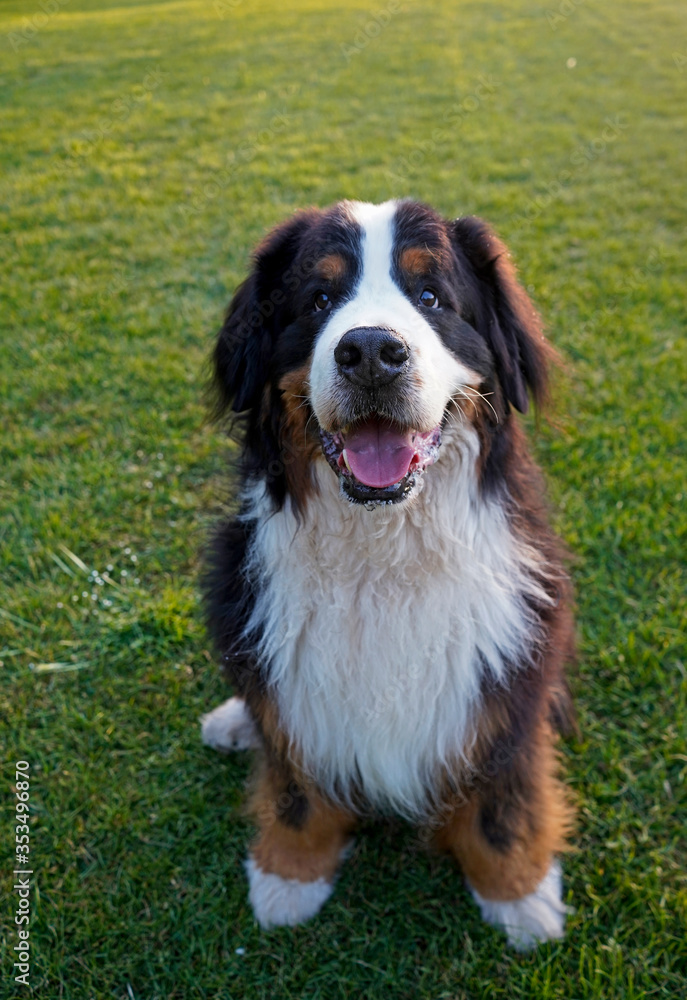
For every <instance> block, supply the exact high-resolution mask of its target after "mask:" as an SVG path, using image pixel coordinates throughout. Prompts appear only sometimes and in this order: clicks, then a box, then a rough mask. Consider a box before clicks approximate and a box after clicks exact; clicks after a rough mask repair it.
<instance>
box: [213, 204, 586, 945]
mask: <svg viewBox="0 0 687 1000" xmlns="http://www.w3.org/2000/svg"><path fill="white" fill-rule="evenodd" d="M552 356H553V351H552V349H551V347H550V346H549V345H548V343H547V341H546V340H545V338H544V336H543V333H542V330H541V324H540V321H539V319H538V317H537V314H536V312H535V310H534V308H533V306H532V304H531V302H530V301H529V299H528V297H527V295H526V294H525V292H524V290H523V289H522V287H521V286H520V285H519V284H518V283H517V280H516V275H515V270H514V267H513V265H512V263H511V262H510V260H509V255H508V252H507V250H506V248H505V246H504V245H503V243H501V242H500V240H499V239H498V238H497V237H496V236H495V235H494V233H493V232H492V231H491V230H490V229H489V227H488V226H487V225H486V224H485V223H484V222H482V221H481V220H479V219H476V218H474V217H466V218H460V219H458V220H456V221H447V220H445V219H443V218H441V217H440V216H439V215H438V214H437V213H436V212H435V211H433V210H432V209H431V208H429V207H427V206H425V205H421V204H418V203H416V202H412V201H389V202H386V203H384V204H382V205H372V204H366V203H361V202H342V203H340V204H337V205H335V206H333V207H331V208H329V209H327V210H309V211H305V212H300V213H298V214H296V215H295V216H294V217H293V218H291V219H290V220H288V221H287V222H285V223H284V224H282V225H281V226H279V227H277V228H276V229H275V230H274V231H273V232H272V233H271V234H270V235H269V236H267V238H266V239H265V240H264V241H263V242H262V244H261V245H260V246H259V247H258V249H257V251H256V253H255V255H254V261H253V270H252V273H251V274H250V276H249V277H248V279H247V280H246V281H245V282H244V284H243V285H241V287H240V288H239V289H238V291H237V292H236V294H235V296H234V299H233V301H232V303H231V305H230V307H229V310H228V313H227V316H226V319H225V321H224V325H223V327H222V329H221V331H220V334H219V338H218V340H217V345H216V348H215V353H214V369H215V384H216V390H217V409H218V414H224V413H225V412H228V411H229V410H233V411H234V412H235V413H237V414H241V415H242V416H241V428H242V431H241V433H242V439H243V464H242V483H241V489H240V511H239V513H238V515H237V516H236V517H235V518H234V519H233V520H232V521H229V522H228V523H226V524H223V525H222V526H221V528H220V530H219V531H218V532H217V534H216V537H215V538H214V541H213V543H212V547H211V551H210V557H209V562H208V569H207V572H206V577H205V591H206V596H207V608H208V617H209V623H210V629H211V633H212V636H213V638H214V641H215V643H216V645H217V648H218V650H219V653H220V655H221V657H222V661H223V666H224V668H225V670H226V672H227V674H228V676H229V678H230V679H231V681H232V683H233V684H234V686H235V689H236V690H237V691H238V694H237V696H236V697H233V698H231V699H230V700H229V701H227V702H225V703H224V704H223V705H221V706H220V707H219V708H217V709H215V711H213V712H211V713H210V714H209V715H207V716H205V718H204V719H203V738H204V740H205V742H206V743H207V744H209V745H210V746H214V747H216V748H217V749H220V750H229V749H233V748H237V747H258V748H259V749H260V766H259V770H258V774H257V776H256V781H255V788H254V791H253V801H252V804H253V808H254V812H255V815H256V817H257V822H258V827H259V832H258V836H257V840H256V841H255V843H254V844H253V846H252V848H251V851H250V855H249V858H248V860H247V862H246V869H247V873H248V879H249V884H250V900H251V904H252V906H253V910H254V913H255V916H256V918H257V920H258V921H259V922H260V924H261V925H262V926H263V927H270V926H274V925H278V924H296V923H299V922H300V921H303V920H307V919H308V918H310V917H312V916H313V915H314V914H315V913H317V911H318V910H319V909H320V907H321V906H322V904H323V903H324V902H325V900H326V899H327V898H328V896H329V895H330V893H331V891H332V886H333V883H334V879H335V875H336V872H337V869H338V867H339V865H340V863H341V861H342V859H343V858H344V857H345V855H346V851H347V848H348V845H349V843H350V841H351V837H352V834H353V831H354V829H355V826H356V822H357V821H358V820H359V818H360V817H361V816H365V815H369V814H371V813H375V814H384V813H389V812H392V813H396V814H400V815H402V816H404V817H407V818H408V819H410V820H411V821H413V822H415V823H417V824H420V825H422V826H423V828H424V829H425V830H429V831H430V832H431V834H432V836H433V838H434V840H435V842H436V843H437V845H438V846H440V847H441V848H443V849H446V850H447V851H449V852H450V853H451V854H452V855H453V856H454V857H455V859H456V860H457V862H458V864H459V865H460V867H461V868H462V870H463V873H464V875H465V878H466V880H467V883H468V885H469V887H470V890H471V892H472V895H473V896H474V898H475V900H476V902H477V904H478V906H479V908H480V910H481V912H482V915H483V917H484V918H485V919H486V920H487V921H489V922H490V923H493V924H496V925H499V926H502V927H503V928H505V930H506V933H507V935H508V938H509V940H510V942H511V943H512V944H513V945H515V946H516V947H520V948H527V947H531V946H532V945H534V944H536V942H538V941H543V940H547V939H550V938H558V937H560V936H561V935H562V934H563V927H564V919H565V910H566V907H565V905H564V904H563V902H562V891H561V870H560V864H559V861H558V860H557V855H558V854H559V853H560V852H561V851H562V850H564V849H565V846H566V838H567V836H568V834H569V828H570V823H571V815H572V813H571V808H570V805H569V803H568V800H567V796H566V794H565V789H564V786H563V785H562V784H561V783H560V781H559V778H558V776H557V770H558V763H557V757H556V751H555V741H556V738H557V734H558V732H559V731H561V730H564V729H565V728H566V727H567V726H568V725H569V724H570V723H571V719H572V709H571V705H570V697H569V692H568V687H567V684H566V681H565V678H564V668H565V665H566V662H567V661H569V660H570V659H571V658H572V656H573V620H572V613H571V596H570V587H569V582H568V578H567V576H566V573H565V571H564V569H563V566H562V559H561V548H560V545H559V543H558V542H557V540H556V538H555V536H554V535H553V533H552V531H551V529H550V528H549V526H548V522H547V514H546V509H545V504H544V500H543V485H542V480H541V477H540V474H539V472H538V470H537V468H536V466H535V464H534V463H533V461H532V459H531V457H530V455H529V453H528V450H527V445H526V441H525V437H524V434H523V431H522V429H521V426H520V423H519V418H518V416H517V414H516V413H515V412H514V411H516V410H517V411H520V412H521V413H524V412H525V411H526V410H527V408H528V402H529V398H530V397H531V398H532V399H533V400H534V402H535V403H536V404H540V403H541V402H542V401H544V399H545V397H546V388H547V369H548V367H549V363H550V361H551V359H552Z"/></svg>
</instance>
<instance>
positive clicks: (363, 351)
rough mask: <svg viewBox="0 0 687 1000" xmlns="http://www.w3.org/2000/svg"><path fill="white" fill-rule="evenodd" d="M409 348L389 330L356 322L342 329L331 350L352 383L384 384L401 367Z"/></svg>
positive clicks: (362, 384) (364, 384)
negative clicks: (352, 328)
mask: <svg viewBox="0 0 687 1000" xmlns="http://www.w3.org/2000/svg"><path fill="white" fill-rule="evenodd" d="M409 357H410V352H409V350H408V348H407V347H406V345H405V344H404V343H403V341H402V340H400V339H399V338H398V337H395V336H394V335H393V334H392V333H390V331H389V330H380V329H379V328H378V327H374V326H372V327H371V326H358V327H356V328H355V330H349V331H348V333H345V334H344V335H343V337H342V338H341V340H340V341H339V343H338V344H337V345H336V350H335V351H334V360H335V361H336V363H337V365H338V366H339V371H340V372H341V373H342V374H343V375H345V376H346V378H347V379H348V380H349V381H350V382H353V384H354V385H361V386H366V387H367V388H372V387H373V386H377V385H386V384H387V383H388V382H391V381H392V380H393V379H395V378H396V376H397V375H399V374H400V372H401V371H402V370H403V367H404V366H405V363H406V361H407V360H408V358H409Z"/></svg>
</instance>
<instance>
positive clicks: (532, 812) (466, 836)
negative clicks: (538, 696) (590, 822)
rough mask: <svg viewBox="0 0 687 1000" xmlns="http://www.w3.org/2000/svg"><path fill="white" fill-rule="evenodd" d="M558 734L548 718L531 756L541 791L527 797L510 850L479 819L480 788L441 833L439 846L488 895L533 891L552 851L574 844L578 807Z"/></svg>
mask: <svg viewBox="0 0 687 1000" xmlns="http://www.w3.org/2000/svg"><path fill="white" fill-rule="evenodd" d="M553 739H554V737H553V733H552V732H551V730H550V727H548V724H544V725H542V730H541V732H540V736H539V739H538V741H537V744H536V748H535V754H534V755H533V757H532V758H531V759H530V762H529V765H530V767H531V768H532V771H533V773H534V774H536V776H537V779H538V787H537V791H536V796H535V798H534V800H533V801H530V802H528V803H523V811H522V817H521V818H520V821H519V823H518V827H517V832H516V840H515V843H514V844H513V845H512V846H511V847H510V848H509V849H508V850H505V851H501V850H497V849H496V848H495V847H493V846H492V845H491V844H490V843H489V842H488V841H487V840H486V838H485V836H484V833H483V832H482V829H481V825H480V813H481V805H482V801H481V797H480V794H479V792H477V793H475V794H474V795H473V796H472V797H471V798H470V799H469V800H468V802H467V804H465V805H461V806H460V807H459V808H458V809H456V811H455V812H454V813H453V814H452V815H451V817H450V818H449V820H448V821H447V822H446V824H445V826H444V827H443V828H442V829H441V830H440V831H439V832H438V834H437V837H436V842H437V846H438V847H440V848H441V849H444V850H448V851H450V853H451V854H453V856H454V857H455V858H456V860H457V861H458V863H459V865H460V866H461V868H462V869H463V872H464V873H465V875H466V876H467V878H468V880H469V882H470V884H471V885H472V887H473V888H474V889H476V890H477V892H479V894H480V895H481V896H482V897H484V898H485V899H491V900H499V901H503V902H506V901H508V900H514V899H521V898H522V897H523V896H526V895H528V894H529V893H531V892H533V891H534V890H535V889H536V887H537V885H538V884H539V883H540V882H541V880H542V879H543V878H544V876H545V875H546V872H547V871H548V869H549V866H550V864H551V861H552V859H553V855H554V854H559V853H561V852H562V851H566V850H569V849H570V848H569V846H568V844H567V837H568V835H569V834H570V832H571V829H572V825H573V809H572V807H571V805H570V803H569V801H568V797H567V790H566V788H565V786H564V785H562V784H561V782H560V781H559V780H558V778H557V777H556V772H557V770H558V761H557V757H556V753H555V750H554V746H553ZM532 821H533V822H532Z"/></svg>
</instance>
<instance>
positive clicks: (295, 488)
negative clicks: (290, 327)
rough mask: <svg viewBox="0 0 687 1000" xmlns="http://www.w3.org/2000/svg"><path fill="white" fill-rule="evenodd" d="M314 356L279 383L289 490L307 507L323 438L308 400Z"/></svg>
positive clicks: (283, 454)
mask: <svg viewBox="0 0 687 1000" xmlns="http://www.w3.org/2000/svg"><path fill="white" fill-rule="evenodd" d="M311 363H312V358H308V360H307V362H306V363H305V364H304V365H302V366H301V367H300V368H297V369H296V370H295V371H292V372H289V373H288V374H287V375H285V376H284V377H283V378H282V380H281V381H280V383H279V389H280V390H281V393H282V397H283V404H284V416H283V420H282V427H281V441H280V444H281V448H282V461H283V463H284V471H285V473H286V481H287V484H288V488H289V493H290V494H291V495H292V497H293V498H294V499H295V501H296V503H297V504H298V506H299V507H301V508H302V507H304V506H305V503H306V501H307V498H308V495H309V494H310V493H311V491H312V490H313V488H314V484H313V478H312V463H313V461H314V459H315V456H316V455H317V452H318V449H319V447H320V442H319V440H318V439H317V437H316V436H315V434H314V433H313V430H312V428H313V425H314V421H312V420H311V421H310V427H309V426H308V421H309V418H310V417H311V415H312V411H311V409H310V406H309V404H308V386H309V379H310V365H311Z"/></svg>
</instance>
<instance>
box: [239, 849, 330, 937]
mask: <svg viewBox="0 0 687 1000" xmlns="http://www.w3.org/2000/svg"><path fill="white" fill-rule="evenodd" d="M245 866H246V873H247V874H248V883H249V886H250V890H249V893H248V898H249V899H250V905H251V906H252V907H253V913H254V914H255V919H256V920H257V922H258V923H259V924H260V926H261V927H262V928H263V930H268V929H269V928H270V927H284V926H288V927H294V926H295V925H296V924H302V923H303V922H304V921H305V920H310V918H311V917H314V916H315V914H316V913H318V912H319V910H320V909H321V908H322V906H323V905H324V903H326V901H327V900H328V899H329V897H330V896H331V894H332V888H333V886H332V883H331V882H326V881H325V879H323V878H318V879H316V881H314V882H300V881H299V880H298V879H297V878H282V877H281V875H275V874H273V873H271V872H263V871H262V870H261V869H260V868H258V866H257V864H256V863H255V861H254V860H253V858H251V857H249V858H248V859H247V861H246V862H245Z"/></svg>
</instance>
